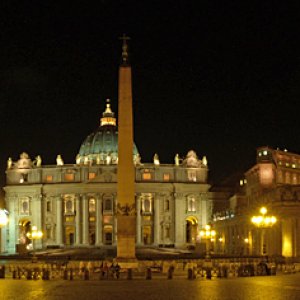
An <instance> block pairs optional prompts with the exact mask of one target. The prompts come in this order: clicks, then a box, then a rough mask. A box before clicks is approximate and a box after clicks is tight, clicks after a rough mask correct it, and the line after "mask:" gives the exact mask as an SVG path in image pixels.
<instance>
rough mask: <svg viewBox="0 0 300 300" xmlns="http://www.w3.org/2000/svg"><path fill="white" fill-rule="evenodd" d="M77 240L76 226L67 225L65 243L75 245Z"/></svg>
mask: <svg viewBox="0 0 300 300" xmlns="http://www.w3.org/2000/svg"><path fill="white" fill-rule="evenodd" d="M74 242H75V226H70V225H68V226H66V227H65V245H66V246H73V245H74Z"/></svg>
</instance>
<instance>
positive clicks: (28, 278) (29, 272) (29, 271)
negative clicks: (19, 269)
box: [26, 270, 32, 280]
mask: <svg viewBox="0 0 300 300" xmlns="http://www.w3.org/2000/svg"><path fill="white" fill-rule="evenodd" d="M26 278H27V280H31V279H32V271H31V270H27V276H26Z"/></svg>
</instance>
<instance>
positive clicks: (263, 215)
mask: <svg viewBox="0 0 300 300" xmlns="http://www.w3.org/2000/svg"><path fill="white" fill-rule="evenodd" d="M259 212H260V215H259V216H253V217H252V218H251V222H252V223H253V224H254V225H255V226H256V227H257V228H261V229H262V248H261V250H260V252H261V253H262V254H263V255H265V254H266V253H267V251H266V244H265V240H264V239H265V230H266V229H267V228H271V227H272V226H273V225H274V224H275V223H276V222H277V218H276V217H275V216H268V215H267V212H268V210H267V208H266V207H261V209H260V210H259Z"/></svg>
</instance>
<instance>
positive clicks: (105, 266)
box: [102, 262, 108, 279]
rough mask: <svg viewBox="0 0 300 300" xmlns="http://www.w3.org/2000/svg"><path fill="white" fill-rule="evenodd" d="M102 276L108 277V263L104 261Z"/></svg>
mask: <svg viewBox="0 0 300 300" xmlns="http://www.w3.org/2000/svg"><path fill="white" fill-rule="evenodd" d="M102 277H103V278H104V277H106V278H107V279H108V265H107V262H104V264H103V266H102Z"/></svg>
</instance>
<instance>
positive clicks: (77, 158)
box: [76, 154, 80, 165]
mask: <svg viewBox="0 0 300 300" xmlns="http://www.w3.org/2000/svg"><path fill="white" fill-rule="evenodd" d="M76 164H77V165H79V164H80V155H79V154H77V155H76Z"/></svg>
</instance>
